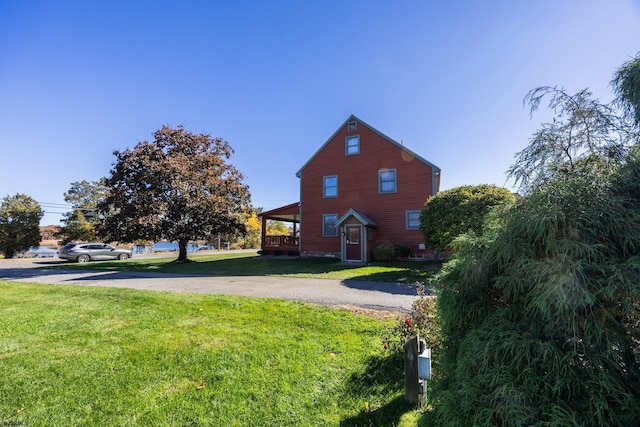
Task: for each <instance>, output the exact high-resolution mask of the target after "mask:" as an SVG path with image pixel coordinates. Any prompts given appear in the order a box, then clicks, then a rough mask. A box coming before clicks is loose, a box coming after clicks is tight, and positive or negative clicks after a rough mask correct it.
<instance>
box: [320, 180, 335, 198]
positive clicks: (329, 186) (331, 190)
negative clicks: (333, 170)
mask: <svg viewBox="0 0 640 427" xmlns="http://www.w3.org/2000/svg"><path fill="white" fill-rule="evenodd" d="M322 196H323V197H338V175H331V176H325V177H324V182H323V183H322Z"/></svg>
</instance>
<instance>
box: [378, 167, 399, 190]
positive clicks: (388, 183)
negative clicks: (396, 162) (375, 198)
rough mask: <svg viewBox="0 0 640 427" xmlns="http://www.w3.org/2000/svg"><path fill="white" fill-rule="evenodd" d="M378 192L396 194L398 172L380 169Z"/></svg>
mask: <svg viewBox="0 0 640 427" xmlns="http://www.w3.org/2000/svg"><path fill="white" fill-rule="evenodd" d="M378 191H379V192H380V193H395V192H396V170H395V169H380V170H379V171H378Z"/></svg>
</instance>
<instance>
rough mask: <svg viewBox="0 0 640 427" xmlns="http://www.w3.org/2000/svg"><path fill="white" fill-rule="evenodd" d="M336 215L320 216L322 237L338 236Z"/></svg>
mask: <svg viewBox="0 0 640 427" xmlns="http://www.w3.org/2000/svg"><path fill="white" fill-rule="evenodd" d="M337 223H338V214H325V215H322V235H323V236H324V237H336V236H337V235H338V225H337Z"/></svg>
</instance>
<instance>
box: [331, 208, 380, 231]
mask: <svg viewBox="0 0 640 427" xmlns="http://www.w3.org/2000/svg"><path fill="white" fill-rule="evenodd" d="M351 217H354V218H355V219H357V220H358V221H359V222H360V223H361V224H362V225H364V226H366V227H372V228H376V227H377V226H378V224H376V223H375V222H374V221H373V220H372V219H371V218H369V217H368V216H367V215H365V214H363V213H362V212H360V211H357V210H355V209H349V210H348V211H347V213H346V214H344V215H342V217H341V218H340V219H339V220H338V222H337V223H336V225H337V226H338V227H341V226H342V224H344V223H345V221H347V220H348V219H349V218H351Z"/></svg>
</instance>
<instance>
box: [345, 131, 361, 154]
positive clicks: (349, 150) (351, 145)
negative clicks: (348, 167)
mask: <svg viewBox="0 0 640 427" xmlns="http://www.w3.org/2000/svg"><path fill="white" fill-rule="evenodd" d="M345 147H346V148H345V152H346V154H347V156H350V155H352V154H360V135H353V136H348V137H346V138H345Z"/></svg>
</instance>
